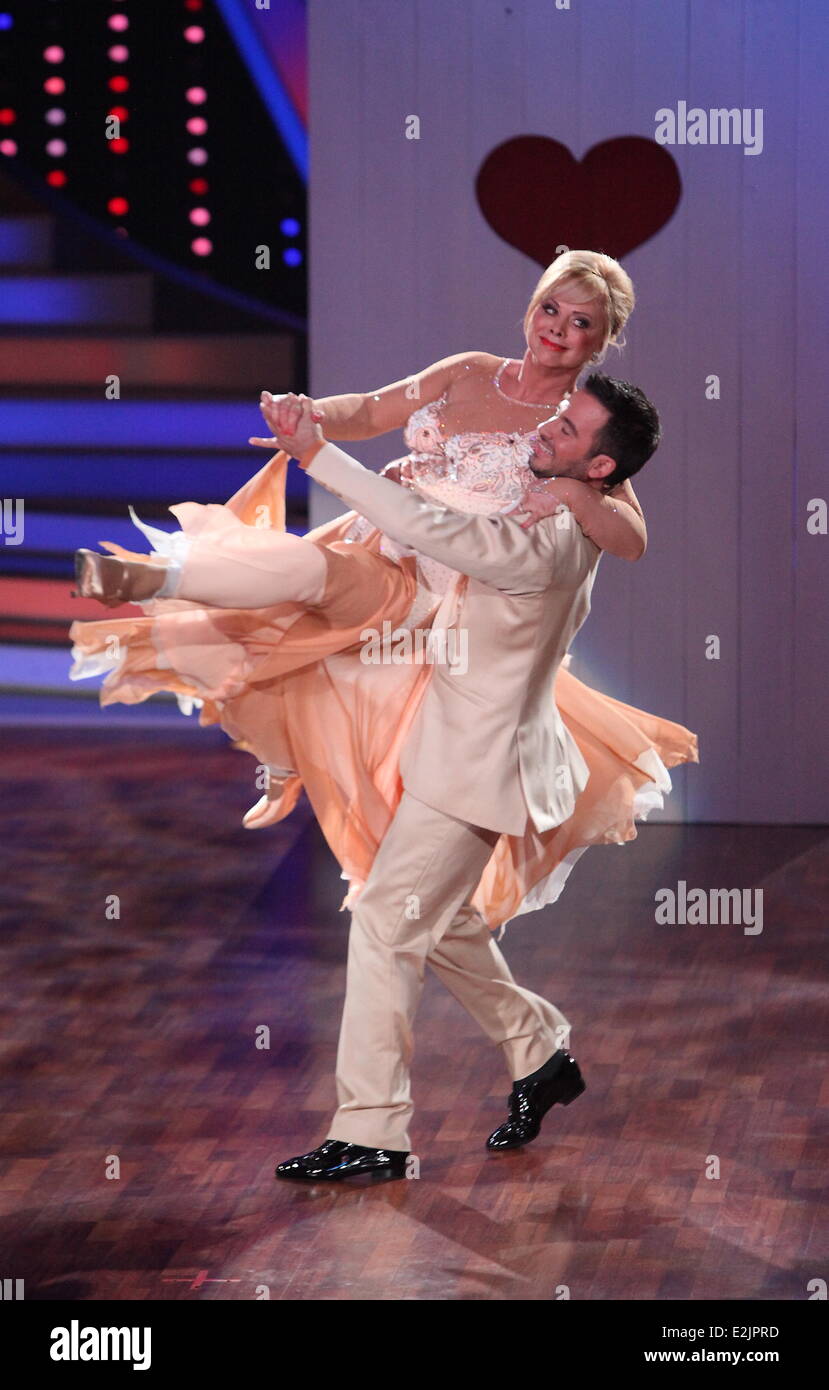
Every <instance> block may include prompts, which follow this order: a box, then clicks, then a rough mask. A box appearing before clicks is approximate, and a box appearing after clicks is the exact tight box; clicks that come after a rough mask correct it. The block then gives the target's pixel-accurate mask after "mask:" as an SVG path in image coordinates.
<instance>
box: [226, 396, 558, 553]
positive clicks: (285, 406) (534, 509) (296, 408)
mask: <svg viewBox="0 0 829 1390" xmlns="http://www.w3.org/2000/svg"><path fill="white" fill-rule="evenodd" d="M259 409H260V410H261V412H262V415H263V416H264V419H265V423H266V424H267V425H268V427H269V428H270V429H271V430H272V431H273V433H272V435H271V436H270V437H269V438H262V437H260V436H259V435H252V436H251V437H250V438H249V439H248V443H249V444H255V445H257V446H258V447H259V448H262V449H273V448H278V449H283V450H284V451H285V453H286V454H290V455H291V456H292V457H294V458H295V457H297V456H298V455H299V454H303V453H304V452H305V451H306V449H310V448H312V447H313V446H314V444H318V443H324V442H325V435H324V434H323V432H322V422H323V421H324V419H325V415H324V413H323V411H321V410H319V409H318V408H317V404H316V401H314V400H312V399H311V397H310V396H305V395H302V394H299V395H297V394H295V393H294V392H293V391H289V392H287V394H286V395H283V396H274V395H272V394H271V392H270V391H263V392H262V393H261V395H260V397H259ZM384 473H385V476H386V477H387V478H390V479H391V480H392V481H393V482H396V483H403V482H404V481H411V480H412V473H411V469H410V467H409V465H408V463H407V462H406V461H403V462H402V463H400V464H399V465H394V466H391V465H390V466H388V468H387V469H386V470H384ZM561 481H562V482H566V480H564V479H562V480H561ZM557 483H558V480H557V479H555V478H551V479H549V480H548V481H546V482H545V481H544V480H542V479H534V480H533V482H531V483H529V484H528V486H527V488H526V490H525V491H524V494H523V496H522V497H521V499H520V501H518V502H517V503H516V504H515V506H514V507H511V508H510V509H509V510H508V511H507V512H505V513H503V515H505V516H509V517H512V518H513V520H515V521H518V517H519V516H525V517H526V520H524V521H519V522H518V524H519V526H521V527H522V528H523V529H524V530H526V529H527V527H528V526H532V524H533V522H535V521H539V520H540V519H541V517H544V516H553V515H554V514H555V513H556V512H558V511H559V510H560V508H561V507H562V505H564V506H566V501H565V500H564V498H563V497H562V495H561V488H560V486H557Z"/></svg>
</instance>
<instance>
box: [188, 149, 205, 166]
mask: <svg viewBox="0 0 829 1390" xmlns="http://www.w3.org/2000/svg"><path fill="white" fill-rule="evenodd" d="M187 158H188V160H189V161H190V163H191V164H206V163H207V158H208V156H207V150H203V149H202V148H201V146H200V145H197V146H196V148H195V149H194V150H188V151H187Z"/></svg>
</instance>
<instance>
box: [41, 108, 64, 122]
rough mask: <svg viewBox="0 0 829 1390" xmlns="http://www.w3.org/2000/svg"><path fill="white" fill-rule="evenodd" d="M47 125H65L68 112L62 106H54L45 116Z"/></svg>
mask: <svg viewBox="0 0 829 1390" xmlns="http://www.w3.org/2000/svg"><path fill="white" fill-rule="evenodd" d="M43 119H44V121H45V122H46V124H47V125H64V124H65V123H66V112H65V111H64V110H63V108H62V107H60V106H52V107H51V108H50V109H49V110H48V111H47V112H46V114H45V116H44V117H43Z"/></svg>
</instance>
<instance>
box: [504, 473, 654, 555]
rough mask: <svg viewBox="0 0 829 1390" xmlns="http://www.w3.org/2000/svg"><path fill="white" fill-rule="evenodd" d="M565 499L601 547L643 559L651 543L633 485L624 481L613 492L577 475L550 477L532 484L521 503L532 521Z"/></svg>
mask: <svg viewBox="0 0 829 1390" xmlns="http://www.w3.org/2000/svg"><path fill="white" fill-rule="evenodd" d="M562 503H564V505H565V507H568V508H569V509H570V511H571V512H572V513H573V516H574V517H575V518H576V521H577V522H578V524H579V526H580V527H581V529H582V531H583V532H584V534H585V535H586V536H588V537H589V538H590V540H591V541H592V542H593V544H594V545H597V546H598V547H599V549H600V550H606V551H607V552H608V554H610V555H618V556H619V557H620V559H622V560H640V559H641V558H642V556H643V555H644V553H645V550H646V548H647V544H648V532H647V527H646V526H645V518H644V515H643V513H642V508H641V506H640V505H639V499H638V498H637V496H636V494H635V492H634V491H633V488H632V487H631V486H630V483H629V482H627V481H626V482H624V483H621V484H620V485H619V487H616V488H614V489H613V491H612V492H599V491H598V490H597V489H596V488H592V487H590V485H589V484H588V483H582V482H580V481H579V480H578V479H577V478H550V479H549V480H548V481H546V482H544V483H543V484H542V483H538V484H533V486H532V489H531V490H530V491H528V492H527V493H525V495H524V498H523V499H522V501H521V502H520V503H519V504H518V508H517V510H519V511H528V512H529V513H530V518H531V519H530V520H528V521H526V522H522V523H521V524H522V525H524V526H530V525H532V522H533V521H537V520H538V518H539V517H541V516H552V515H553V514H554V513H555V512H556V510H557V509H558V507H559V506H560V505H561V504H562Z"/></svg>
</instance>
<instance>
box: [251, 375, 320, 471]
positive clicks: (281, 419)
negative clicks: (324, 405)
mask: <svg viewBox="0 0 829 1390" xmlns="http://www.w3.org/2000/svg"><path fill="white" fill-rule="evenodd" d="M259 409H260V410H261V412H262V414H263V416H264V417H265V424H266V425H267V426H268V427H269V429H271V430H272V431H273V434H272V436H271V438H270V439H262V438H260V437H259V436H258V435H253V436H252V437H251V438H250V439H249V440H248V443H249V444H257V445H258V446H259V447H260V448H262V449H273V448H274V447H276V448H277V449H284V450H285V453H286V454H291V455H293V457H294V458H296V457H297V456H298V455H299V454H304V453H305V450H306V449H310V448H312V447H313V445H314V444H323V443H325V435H324V434H323V432H322V427H321V423H320V422H321V421H322V420H323V419H324V418H325V417H324V415H323V412H322V411H321V410H318V409H317V403H316V401H313V400H311V397H310V396H303V395H299V396H297V395H295V394H294V392H293V391H289V392H288V394H287V395H285V396H273V395H271V393H270V391H263V392H262V394H261V395H260V397H259Z"/></svg>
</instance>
